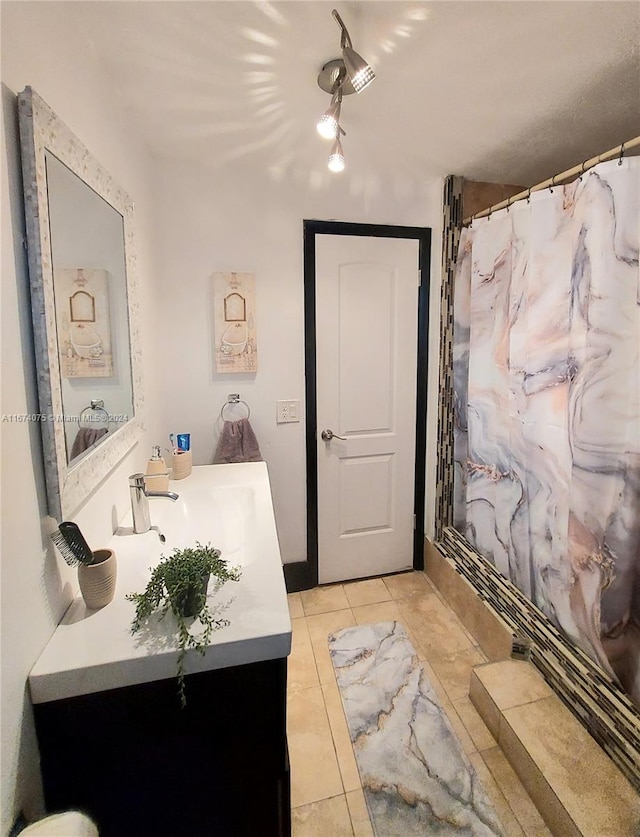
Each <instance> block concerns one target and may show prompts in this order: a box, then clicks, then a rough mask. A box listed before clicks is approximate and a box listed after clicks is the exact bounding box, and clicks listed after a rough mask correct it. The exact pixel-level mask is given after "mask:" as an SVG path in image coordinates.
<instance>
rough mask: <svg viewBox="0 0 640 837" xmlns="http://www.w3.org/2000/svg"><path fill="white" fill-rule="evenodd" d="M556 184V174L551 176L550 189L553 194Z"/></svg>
mask: <svg viewBox="0 0 640 837" xmlns="http://www.w3.org/2000/svg"><path fill="white" fill-rule="evenodd" d="M555 185H556V176H555V174H554V175H553V177H552V178H551V186H549V191H550V192H551V194H553V188H554V186H555Z"/></svg>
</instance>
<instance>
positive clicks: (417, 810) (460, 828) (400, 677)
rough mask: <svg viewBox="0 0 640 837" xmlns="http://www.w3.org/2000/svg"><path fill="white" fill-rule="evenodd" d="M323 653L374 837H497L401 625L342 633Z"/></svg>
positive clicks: (487, 805) (493, 819) (497, 827)
mask: <svg viewBox="0 0 640 837" xmlns="http://www.w3.org/2000/svg"><path fill="white" fill-rule="evenodd" d="M329 651H330V653H331V659H332V662H333V667H334V669H335V672H336V677H337V680H338V687H339V689H340V694H341V697H342V703H343V705H344V709H345V714H346V716H347V724H348V727H349V733H350V735H351V742H352V744H353V749H354V753H355V756H356V761H357V764H358V770H359V771H360V778H361V781H362V787H363V790H364V795H365V799H366V801H367V807H368V809H369V815H370V817H371V823H372V826H373V830H374V832H375V834H376V837H412V836H413V835H420V837H424V835H441V836H442V837H444V835H458V836H459V835H465V837H489V835H503V830H502V826H501V824H500V821H499V820H498V817H497V815H496V813H495V811H494V809H493V806H492V805H491V802H490V801H489V799H488V797H487V795H486V793H485V791H484V789H483V788H482V786H481V784H480V780H479V779H478V775H477V773H476V771H475V769H474V767H473V765H472V764H471V762H470V761H469V759H468V758H467V756H466V755H465V753H464V751H463V749H462V746H461V745H460V742H459V741H458V739H457V737H456V735H455V733H454V732H453V730H452V728H451V725H450V723H449V720H448V718H447V716H446V715H445V712H444V710H443V709H442V707H441V706H440V703H439V701H438V698H437V697H436V694H435V692H434V691H433V688H432V686H431V684H430V683H429V680H428V679H427V676H426V675H425V673H424V672H423V670H422V668H421V666H420V663H419V661H418V655H417V654H416V652H415V650H414V648H413V646H412V644H411V642H410V641H409V639H408V637H407V634H406V632H405V630H404V628H403V627H402V625H401V624H399V623H398V622H378V623H376V624H374V625H358V626H356V627H354V628H345V629H344V630H342V631H338V632H337V633H335V634H332V635H330V636H329Z"/></svg>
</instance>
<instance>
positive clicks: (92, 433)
mask: <svg viewBox="0 0 640 837" xmlns="http://www.w3.org/2000/svg"><path fill="white" fill-rule="evenodd" d="M106 432H107V428H106V427H100V428H97V429H94V428H93V427H81V428H80V429H79V430H78V432H77V433H76V438H75V439H74V440H73V446H72V448H71V459H75V458H76V456H80V454H81V453H84V452H85V451H86V450H89V448H90V447H91V446H92V445H95V443H96V442H97V441H98V439H101V438H102V437H103V436H104V435H105V434H106Z"/></svg>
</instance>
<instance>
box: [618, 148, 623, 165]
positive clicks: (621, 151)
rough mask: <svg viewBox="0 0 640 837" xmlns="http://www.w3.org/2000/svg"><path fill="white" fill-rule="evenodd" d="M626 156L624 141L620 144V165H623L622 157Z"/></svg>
mask: <svg viewBox="0 0 640 837" xmlns="http://www.w3.org/2000/svg"><path fill="white" fill-rule="evenodd" d="M623 157H624V143H622V145H621V146H620V157H619V159H618V165H619V166H621V165H622V158H623Z"/></svg>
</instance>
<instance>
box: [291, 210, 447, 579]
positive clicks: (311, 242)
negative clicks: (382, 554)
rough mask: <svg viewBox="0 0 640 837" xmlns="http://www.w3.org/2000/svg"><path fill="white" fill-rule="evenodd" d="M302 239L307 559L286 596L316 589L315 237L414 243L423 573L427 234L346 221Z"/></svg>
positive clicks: (417, 510)
mask: <svg viewBox="0 0 640 837" xmlns="http://www.w3.org/2000/svg"><path fill="white" fill-rule="evenodd" d="M303 235H304V340H305V347H304V359H305V403H306V406H305V418H306V464H307V560H306V561H295V562H293V563H290V564H284V565H283V567H284V576H285V581H286V585H287V591H288V592H289V593H293V592H296V591H298V590H308V589H310V588H312V587H316V586H317V584H318V460H317V440H316V432H317V426H316V408H317V386H316V236H318V235H352V236H366V237H371V238H405V239H414V240H417V241H418V270H420V272H421V273H420V276H421V282H420V286H419V288H418V335H417V337H418V358H417V375H416V436H415V477H414V482H415V490H414V500H413V512H414V515H415V521H416V523H415V528H414V533H413V567H414V569H416V570H422V569H423V568H424V502H425V479H426V473H425V466H426V447H427V439H426V431H427V377H428V371H429V366H428V346H429V287H430V279H431V229H430V228H429V227H405V226H391V225H386V224H356V223H349V222H345V221H315V220H305V221H304V222H303Z"/></svg>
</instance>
